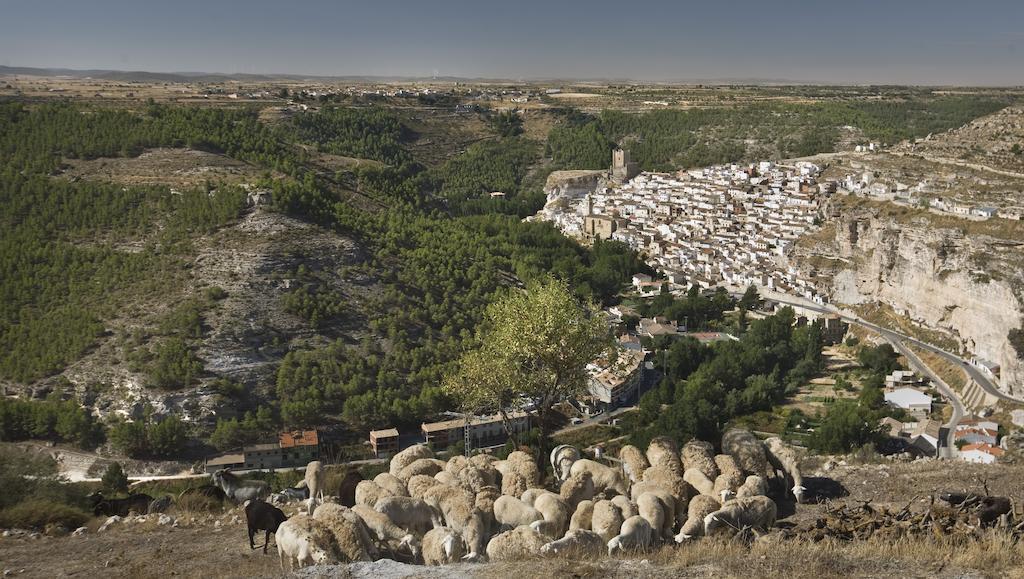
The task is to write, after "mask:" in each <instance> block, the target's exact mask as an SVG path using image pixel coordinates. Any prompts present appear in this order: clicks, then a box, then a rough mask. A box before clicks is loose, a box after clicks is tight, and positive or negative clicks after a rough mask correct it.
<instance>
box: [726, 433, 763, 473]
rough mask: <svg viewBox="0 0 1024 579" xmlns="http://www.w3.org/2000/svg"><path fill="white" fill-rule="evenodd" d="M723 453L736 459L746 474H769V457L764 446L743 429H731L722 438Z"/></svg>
mask: <svg viewBox="0 0 1024 579" xmlns="http://www.w3.org/2000/svg"><path fill="white" fill-rule="evenodd" d="M722 451H723V452H724V453H725V454H728V455H731V456H732V457H733V458H734V459H736V464H738V465H739V466H740V468H741V469H743V472H744V474H747V475H751V474H756V475H761V476H764V475H765V474H766V473H767V472H768V457H767V456H765V450H764V444H763V443H762V442H761V441H760V440H759V439H758V438H757V437H756V436H754V435H753V433H751V432H750V431H749V430H745V429H743V428H730V429H729V430H727V431H726V433H725V434H724V435H723V436H722Z"/></svg>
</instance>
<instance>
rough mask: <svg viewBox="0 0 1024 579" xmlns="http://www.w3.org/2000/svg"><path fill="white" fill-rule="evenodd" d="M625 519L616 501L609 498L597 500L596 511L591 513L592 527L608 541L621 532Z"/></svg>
mask: <svg viewBox="0 0 1024 579" xmlns="http://www.w3.org/2000/svg"><path fill="white" fill-rule="evenodd" d="M624 520H625V518H624V517H623V516H622V511H621V510H619V507H618V506H616V504H615V503H613V502H611V501H608V500H601V501H597V502H596V503H594V512H593V513H592V514H591V515H590V529H591V530H592V531H594V532H595V533H597V534H598V535H601V538H602V539H603V540H604V541H605V542H608V541H610V540H611V539H612V537H614V536H615V535H618V534H619V529H620V528H622V522H623V521H624Z"/></svg>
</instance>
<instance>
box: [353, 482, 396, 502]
mask: <svg viewBox="0 0 1024 579" xmlns="http://www.w3.org/2000/svg"><path fill="white" fill-rule="evenodd" d="M393 496H395V495H394V493H392V492H391V491H389V490H387V489H385V488H383V487H381V486H380V485H378V484H377V483H375V482H373V481H372V480H361V481H359V484H357V485H356V504H357V505H366V506H368V507H373V506H374V505H376V504H377V501H379V500H381V499H382V498H384V497H393Z"/></svg>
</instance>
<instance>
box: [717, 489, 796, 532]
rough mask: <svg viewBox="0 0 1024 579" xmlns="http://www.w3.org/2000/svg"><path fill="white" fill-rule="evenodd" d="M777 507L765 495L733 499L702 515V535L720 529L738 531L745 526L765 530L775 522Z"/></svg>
mask: <svg viewBox="0 0 1024 579" xmlns="http://www.w3.org/2000/svg"><path fill="white" fill-rule="evenodd" d="M777 515H778V507H777V506H776V505H775V501H773V500H771V499H770V498H768V497H766V496H756V497H747V498H742V499H735V500H732V501H729V502H728V503H726V504H724V505H722V508H720V509H718V510H717V511H715V512H713V513H711V514H709V515H708V516H706V517H704V536H711V534H712V533H714V532H715V531H718V530H720V529H728V530H731V531H740V530H742V529H745V528H751V529H757V530H760V531H767V530H768V529H770V528H771V527H772V525H774V524H775V518H776V516H777Z"/></svg>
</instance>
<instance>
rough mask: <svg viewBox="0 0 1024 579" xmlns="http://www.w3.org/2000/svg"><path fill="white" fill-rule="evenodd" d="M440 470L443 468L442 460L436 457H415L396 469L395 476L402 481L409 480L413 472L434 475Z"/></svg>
mask: <svg viewBox="0 0 1024 579" xmlns="http://www.w3.org/2000/svg"><path fill="white" fill-rule="evenodd" d="M442 470H444V462H443V461H440V460H437V459H436V458H417V459H416V460H414V461H412V462H410V463H409V464H407V465H405V467H403V468H402V470H400V471H398V474H396V475H395V477H397V478H398V480H400V481H402V482H409V479H410V478H412V476H413V475H415V474H425V475H429V476H434V475H435V474H437V473H439V472H441V471H442Z"/></svg>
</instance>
